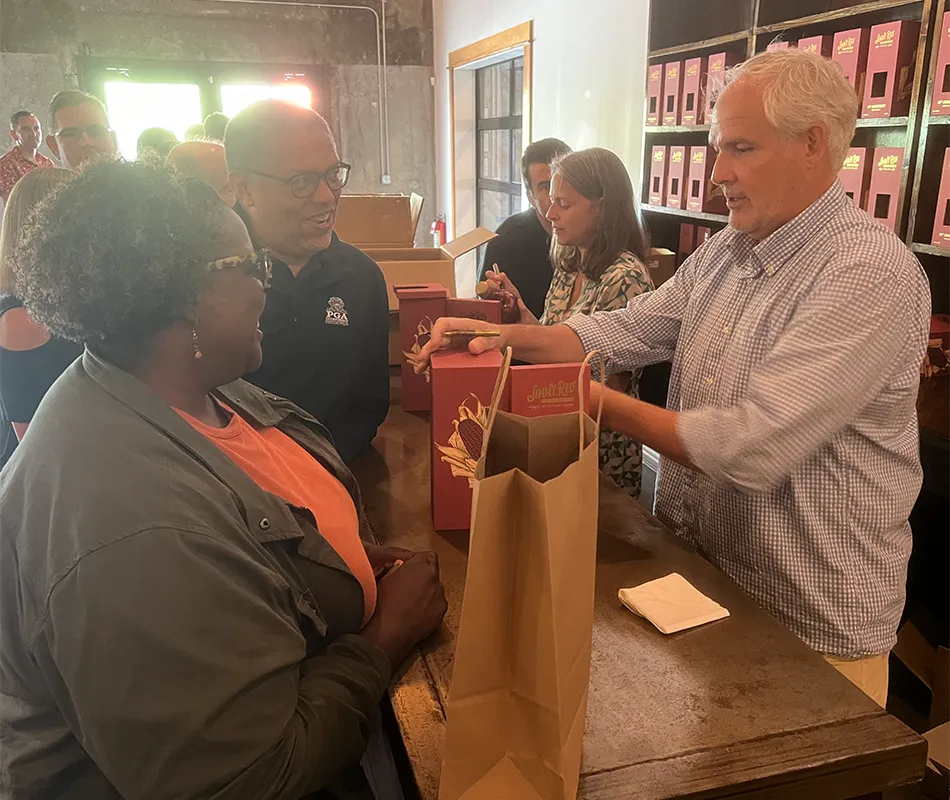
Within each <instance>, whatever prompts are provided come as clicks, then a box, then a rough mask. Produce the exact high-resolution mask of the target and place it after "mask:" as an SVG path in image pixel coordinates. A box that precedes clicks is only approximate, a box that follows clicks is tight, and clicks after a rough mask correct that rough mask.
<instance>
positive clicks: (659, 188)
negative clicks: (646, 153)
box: [647, 145, 667, 206]
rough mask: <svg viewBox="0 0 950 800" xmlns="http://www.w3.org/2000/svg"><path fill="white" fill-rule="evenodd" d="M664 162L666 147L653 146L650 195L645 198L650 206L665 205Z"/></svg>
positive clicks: (665, 160) (665, 159)
mask: <svg viewBox="0 0 950 800" xmlns="http://www.w3.org/2000/svg"><path fill="white" fill-rule="evenodd" d="M666 162H667V148H666V146H665V145H655V146H654V147H653V150H652V152H651V154H650V193H649V195H648V196H647V197H648V201H649V204H650V205H651V206H663V205H666Z"/></svg>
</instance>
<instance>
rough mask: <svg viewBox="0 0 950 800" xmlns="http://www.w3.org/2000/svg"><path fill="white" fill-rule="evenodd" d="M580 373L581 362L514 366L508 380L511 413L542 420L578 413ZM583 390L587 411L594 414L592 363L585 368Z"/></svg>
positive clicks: (585, 409) (585, 410)
mask: <svg viewBox="0 0 950 800" xmlns="http://www.w3.org/2000/svg"><path fill="white" fill-rule="evenodd" d="M580 373H581V365H580V364H579V363H578V364H531V365H528V366H523V367H512V368H511V371H510V373H509V377H508V383H509V385H510V388H511V413H512V414H520V415H521V416H522V417H542V416H545V415H547V414H570V413H573V412H575V411H578V401H579V399H580V393H579V392H578V389H577V377H578V375H580ZM581 391H582V392H583V395H584V412H585V413H590V364H588V365H587V366H586V367H585V368H584V377H583V378H582V385H581Z"/></svg>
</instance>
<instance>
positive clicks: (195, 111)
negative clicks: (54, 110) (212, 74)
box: [105, 81, 203, 159]
mask: <svg viewBox="0 0 950 800" xmlns="http://www.w3.org/2000/svg"><path fill="white" fill-rule="evenodd" d="M105 88H106V108H108V110H109V123H110V124H111V125H112V129H113V130H114V131H115V135H116V138H117V139H118V141H119V152H120V153H121V154H122V156H123V157H124V158H127V159H134V158H135V155H136V153H135V142H136V141H137V140H138V138H139V134H140V133H142V131H144V130H145V129H146V128H168V130H170V131H171V132H172V133H174V134H175V136H177V137H178V139H179V140H180V141H184V139H185V130H186V129H187V128H188V127H189V126H191V125H195V124H196V123H200V122H201V121H202V119H203V117H202V115H201V93H200V91H199V89H198V86H197V84H193V83H134V82H132V81H107V82H106V87H105Z"/></svg>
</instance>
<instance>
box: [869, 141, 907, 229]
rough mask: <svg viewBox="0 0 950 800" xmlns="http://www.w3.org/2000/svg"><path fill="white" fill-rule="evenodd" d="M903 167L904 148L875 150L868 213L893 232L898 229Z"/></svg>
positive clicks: (880, 148)
mask: <svg viewBox="0 0 950 800" xmlns="http://www.w3.org/2000/svg"><path fill="white" fill-rule="evenodd" d="M903 167H904V148H903V147H877V148H875V150H874V160H873V164H872V166H871V187H870V190H869V193H868V206H867V212H868V213H869V214H870V215H871V216H872V217H874V219H876V220H877V221H878V222H880V223H881V224H882V225H886V226H887V227H888V228H890V229H891V230H892V231H893V230H896V229H897V194H898V192H899V191H900V185H901V170H902V169H903Z"/></svg>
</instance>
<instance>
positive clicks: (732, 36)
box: [647, 31, 749, 59]
mask: <svg viewBox="0 0 950 800" xmlns="http://www.w3.org/2000/svg"><path fill="white" fill-rule="evenodd" d="M748 38H749V32H748V31H739V32H738V33H729V34H726V35H725V36H717V37H716V38H714V39H703V40H702V41H700V42H687V43H686V44H678V45H676V46H675V47H662V48H660V49H659V50H651V51H650V52H649V53H647V59H651V58H659V57H660V56H673V55H676V54H677V53H688V52H689V51H690V50H708V49H709V48H711V47H718V46H719V45H722V44H732V43H733V42H744V41H745V40H746V39H748Z"/></svg>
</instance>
